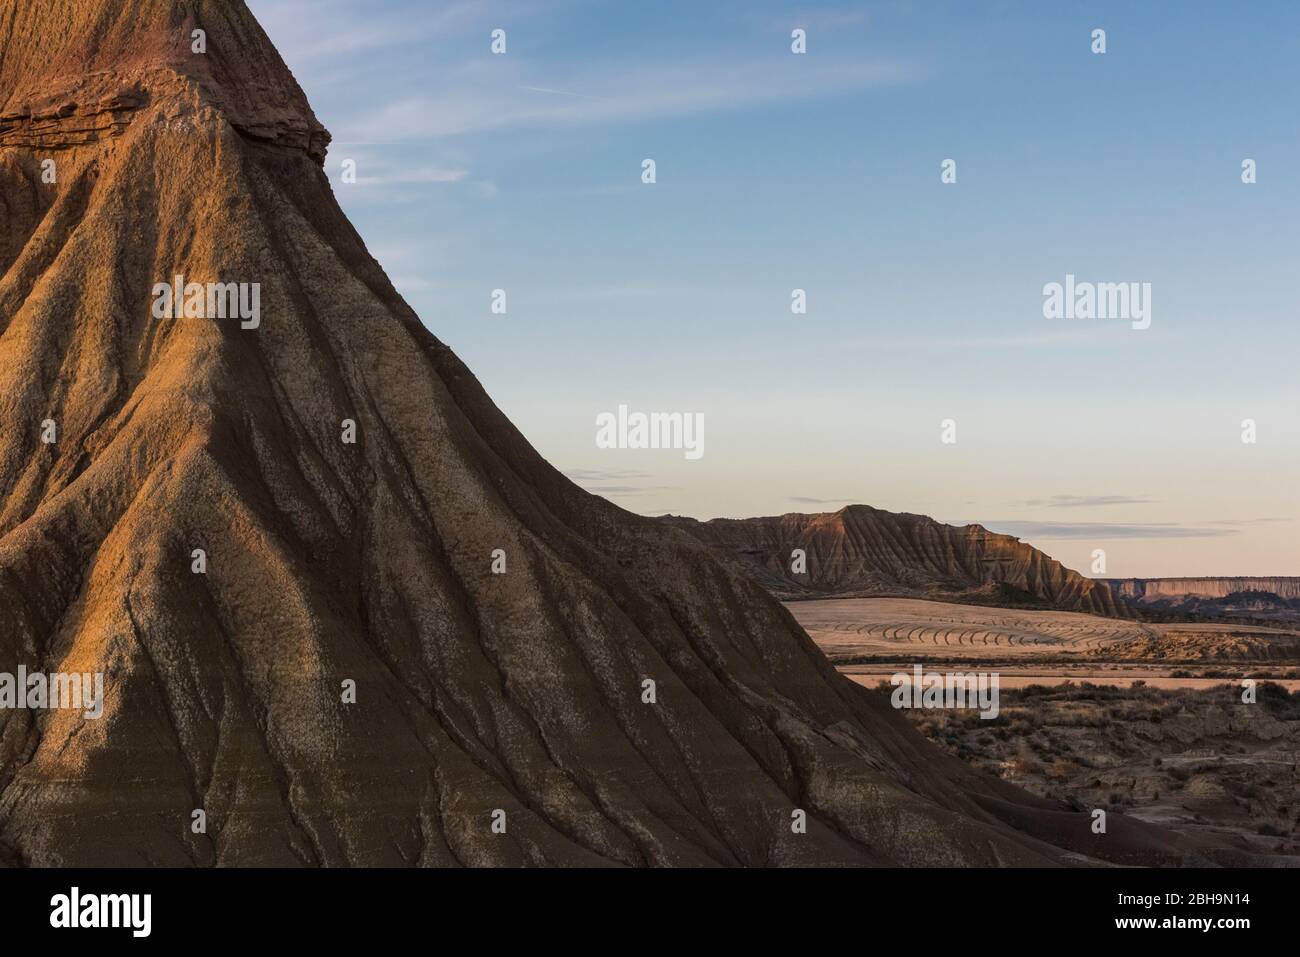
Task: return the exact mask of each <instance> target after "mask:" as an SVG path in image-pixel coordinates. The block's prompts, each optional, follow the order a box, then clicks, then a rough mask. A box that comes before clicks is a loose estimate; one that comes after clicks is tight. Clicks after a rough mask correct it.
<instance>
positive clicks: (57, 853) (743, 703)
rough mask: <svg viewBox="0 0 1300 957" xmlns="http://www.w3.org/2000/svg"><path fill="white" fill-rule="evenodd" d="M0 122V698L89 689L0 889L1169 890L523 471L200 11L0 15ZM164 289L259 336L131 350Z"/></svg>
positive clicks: (1147, 838) (30, 764)
mask: <svg viewBox="0 0 1300 957" xmlns="http://www.w3.org/2000/svg"><path fill="white" fill-rule="evenodd" d="M196 26H198V27H202V28H203V29H206V30H207V33H208V51H209V52H208V53H207V54H205V55H193V54H191V53H190V52H189V48H190V31H191V29H193V28H195V27H196ZM0 103H3V108H2V109H0V114H2V115H3V120H0V211H2V212H3V217H2V218H0V608H3V609H4V614H3V616H0V670H2V671H6V672H10V673H12V672H15V671H16V670H17V668H18V667H19V666H20V665H21V666H25V667H26V668H27V669H29V670H31V671H43V672H102V673H103V674H104V675H105V679H106V702H105V709H104V715H103V717H102V718H100V719H99V720H92V719H87V718H85V717H83V715H82V714H81V713H80V712H74V711H68V710H59V711H37V710H18V709H10V710H4V711H0V860H3V861H4V862H5V863H9V864H29V865H53V864H69V865H102V864H118V865H213V864H224V865H297V864H301V865H381V864H383V865H403V864H406V865H414V864H421V865H453V864H466V865H517V864H574V865H595V864H629V865H645V864H652V865H670V864H671V865H710V864H724V865H737V864H744V865H771V864H962V865H993V864H1055V863H1070V862H1077V861H1079V860H1081V858H1080V857H1079V854H1087V855H1089V856H1091V857H1104V858H1110V859H1113V860H1118V861H1129V862H1157V861H1162V862H1168V861H1174V860H1177V859H1179V857H1180V851H1179V849H1178V847H1177V846H1176V845H1175V844H1174V843H1172V842H1171V839H1170V837H1169V835H1167V834H1165V833H1163V832H1157V831H1152V830H1150V829H1145V828H1138V827H1137V826H1136V825H1129V824H1128V823H1127V822H1125V821H1124V820H1123V819H1122V818H1118V819H1113V820H1112V823H1111V827H1110V832H1109V835H1108V836H1106V837H1105V838H1098V837H1097V836H1095V835H1093V834H1091V832H1090V827H1089V823H1090V822H1089V818H1088V816H1087V815H1086V814H1082V813H1069V812H1067V811H1066V810H1065V809H1064V808H1063V807H1062V806H1061V805H1058V804H1054V803H1049V802H1045V801H1041V800H1037V799H1034V798H1031V797H1029V796H1028V795H1026V794H1024V793H1022V792H1019V791H1017V790H1015V789H1012V788H1010V787H1007V786H1004V785H1002V784H1000V783H999V782H997V781H995V780H994V779H992V778H990V777H987V776H984V775H981V774H977V773H975V772H974V771H972V770H971V769H969V768H967V767H965V766H964V765H962V764H959V763H957V762H955V761H954V760H951V759H948V758H946V757H943V756H941V755H940V754H939V753H938V752H937V751H936V750H935V749H933V748H932V747H930V746H929V745H928V744H926V743H925V742H924V741H923V740H922V739H921V738H920V736H919V735H918V734H916V733H915V732H914V731H912V730H911V729H910V728H909V727H907V726H906V723H905V722H904V721H902V720H900V719H899V717H898V715H897V714H895V713H894V712H892V711H891V710H890V709H889V708H888V706H887V703H885V702H883V701H881V700H880V699H879V698H878V697H877V696H875V695H872V694H869V693H868V692H866V691H863V690H862V689H860V688H858V687H857V686H856V685H854V684H852V683H851V682H850V681H848V680H847V679H845V678H842V677H841V676H839V675H838V674H836V672H835V671H834V670H833V669H832V668H831V667H830V665H829V664H828V663H827V661H826V660H825V658H824V657H823V656H822V655H821V653H820V652H819V651H818V650H817V649H816V647H815V646H814V645H813V643H812V642H811V641H810V640H809V639H808V637H807V636H806V635H805V634H804V633H803V631H802V630H801V629H800V628H799V627H798V626H797V625H796V624H795V622H794V621H793V619H792V618H791V617H790V616H789V615H788V614H787V613H786V611H785V610H784V609H783V608H782V606H781V605H780V604H778V603H777V602H776V601H774V600H773V599H772V598H770V597H769V596H768V595H767V594H766V593H765V592H764V591H763V590H762V589H761V588H759V587H758V585H756V584H754V583H752V582H751V581H749V580H747V579H746V578H745V577H743V576H741V575H739V574H736V573H735V572H734V571H732V570H730V569H729V568H727V567H726V566H725V565H724V564H723V563H721V562H719V561H716V560H715V559H714V558H712V557H711V555H710V553H709V552H708V551H707V549H705V548H704V547H703V546H702V545H700V544H699V543H698V542H697V541H696V540H695V539H693V538H691V537H690V536H689V535H687V534H686V533H685V532H682V531H680V530H677V529H672V528H669V527H666V526H665V525H664V524H663V523H661V522H658V521H653V520H648V519H641V518H638V517H636V516H633V515H630V514H628V513H626V512H624V511H622V510H620V509H618V508H616V507H614V506H613V505H610V504H609V503H607V502H604V501H602V500H601V499H598V498H595V497H593V496H591V495H589V494H587V493H585V492H583V491H581V490H580V489H578V488H577V487H575V486H574V485H572V484H571V483H569V482H568V481H567V480H566V479H565V478H563V477H562V476H561V475H560V474H559V473H558V472H556V471H555V470H554V469H552V468H551V467H550V466H549V465H548V464H547V463H546V462H545V461H543V460H542V459H541V458H540V457H539V456H538V454H537V453H536V452H535V451H534V450H533V449H532V448H531V447H530V446H529V445H528V444H527V442H526V441H525V440H524V439H523V438H522V436H521V435H520V434H519V433H518V432H517V431H516V430H515V429H514V428H513V427H512V426H511V424H510V423H509V422H508V421H507V420H506V419H505V418H504V417H503V416H502V415H501V413H500V412H499V411H498V410H497V409H496V408H495V407H494V406H493V404H492V403H491V401H490V400H489V399H488V398H487V396H486V395H485V393H484V391H483V389H482V388H481V387H480V385H479V384H478V382H477V381H476V380H475V379H474V377H473V376H472V375H471V374H470V373H469V372H468V371H467V370H466V368H465V367H464V366H463V365H462V364H461V363H460V362H459V361H458V360H457V359H456V357H455V356H454V355H452V354H451V352H450V351H448V350H447V348H446V347H445V346H443V345H442V344H441V343H440V342H439V341H438V340H437V339H435V338H434V337H433V336H432V335H431V334H430V333H429V332H428V331H426V329H425V328H424V327H423V326H422V325H421V323H420V322H419V321H418V320H417V318H416V316H415V315H414V314H413V313H412V312H411V310H410V308H409V307H408V306H407V305H406V304H405V303H404V302H403V301H402V300H401V299H400V297H399V296H398V295H397V293H396V292H395V291H394V289H393V287H392V286H391V284H390V283H389V281H388V279H387V278H386V276H385V275H384V273H383V271H382V270H381V269H380V267H379V266H378V265H377V264H376V263H375V261H374V260H373V259H372V258H371V257H370V255H369V254H368V253H367V251H366V249H365V247H364V246H363V244H362V242H361V240H360V238H359V237H358V235H357V233H356V232H355V231H354V230H353V229H352V228H351V226H350V225H349V224H348V222H347V220H346V219H345V218H344V216H343V214H342V212H341V211H340V209H339V207H338V206H337V204H336V203H335V201H334V198H333V196H332V194H331V191H330V188H329V184H328V181H327V179H326V177H325V175H324V173H323V171H322V168H321V155H322V151H323V149H324V144H325V143H326V142H327V137H326V134H325V132H324V130H323V129H321V127H320V125H319V124H318V123H317V122H316V120H315V119H314V117H313V116H312V113H311V111H310V109H309V107H308V106H307V104H306V101H305V99H304V97H303V96H302V94H301V92H300V91H299V90H298V88H297V86H296V84H295V83H294V81H293V78H292V77H291V76H290V74H289V72H288V71H287V70H286V69H285V67H284V66H283V64H282V63H281V62H280V60H279V58H278V57H277V56H276V54H275V52H274V50H273V49H272V48H271V45H270V43H269V41H268V40H267V39H266V37H265V36H264V35H263V33H262V32H261V30H260V28H259V27H258V25H257V24H256V22H255V21H254V20H253V18H252V16H251V14H250V13H249V12H248V10H247V9H246V7H245V6H244V4H243V3H242V2H240V0H220V2H218V0H171V2H165V0H112V2H110V0H98V2H90V0H79V2H78V0H0ZM46 159H54V160H55V162H56V167H57V182H56V183H52V184H51V183H46V182H44V181H43V178H42V171H43V169H44V167H43V166H42V163H43V161H44V160H46ZM177 274H182V275H184V276H185V277H186V278H187V280H190V281H198V282H217V281H222V282H248V283H252V282H258V283H260V284H261V325H260V326H259V327H258V328H257V329H248V330H246V329H241V328H240V325H239V323H238V322H236V321H233V320H227V319H204V318H182V319H173V318H164V319H158V318H155V317H154V316H153V313H152V309H151V306H152V304H153V300H152V287H153V286H154V284H155V283H159V282H167V281H168V280H169V279H170V277H172V276H174V275H177ZM344 420H353V421H354V422H355V424H356V427H357V432H356V435H357V441H356V443H355V444H346V443H344V442H343V441H342V423H343V422H344ZM45 423H54V424H55V425H56V426H57V437H56V441H54V442H53V444H43V443H42V441H41V439H42V433H43V431H44V428H43V424H45ZM198 548H201V549H204V550H205V551H206V555H207V570H206V574H195V573H194V571H193V569H192V565H191V554H192V551H193V550H194V549H198ZM498 549H499V550H501V552H502V553H504V555H505V558H506V562H507V565H506V573H505V574H493V573H492V558H493V552H494V550H498ZM647 679H651V680H653V681H654V682H655V683H656V685H655V701H654V703H646V702H645V701H644V700H643V682H644V681H646V680H647ZM347 681H354V682H355V683H356V691H357V700H356V703H355V704H346V703H344V702H343V700H342V693H341V689H342V687H343V684H344V682H347ZM796 808H802V809H805V810H806V811H807V814H808V828H807V833H806V834H796V833H793V832H792V829H791V815H792V811H793V810H794V809H796ZM196 809H202V810H203V811H205V813H206V817H207V830H206V833H201V834H196V833H194V832H193V829H192V828H191V821H192V813H193V811H195V810H196ZM496 809H500V810H503V811H505V812H506V822H507V828H506V832H505V833H504V834H497V833H493V831H492V828H491V823H492V814H493V811H494V810H496Z"/></svg>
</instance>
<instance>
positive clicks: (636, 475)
mask: <svg viewBox="0 0 1300 957" xmlns="http://www.w3.org/2000/svg"><path fill="white" fill-rule="evenodd" d="M564 474H565V476H567V477H568V478H570V479H572V480H573V481H575V482H578V483H582V482H609V481H616V480H618V479H623V480H624V481H626V480H628V479H642V478H649V477H650V475H649V473H647V472H633V471H630V470H628V469H569V470H568V471H566V472H565V473H564Z"/></svg>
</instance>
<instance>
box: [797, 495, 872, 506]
mask: <svg viewBox="0 0 1300 957" xmlns="http://www.w3.org/2000/svg"><path fill="white" fill-rule="evenodd" d="M789 499H790V501H792V502H797V503H798V504H800V505H845V504H847V503H849V502H856V501H857V499H856V498H810V497H809V496H807V495H791V496H789Z"/></svg>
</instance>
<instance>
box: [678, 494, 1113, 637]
mask: <svg viewBox="0 0 1300 957" xmlns="http://www.w3.org/2000/svg"><path fill="white" fill-rule="evenodd" d="M667 521H669V522H671V523H672V524H675V525H677V526H678V527H681V528H684V529H686V530H687V531H689V532H690V533H691V534H692V535H694V536H695V537H696V538H699V539H700V540H701V541H703V542H705V543H706V544H708V545H709V546H710V547H712V548H713V549H714V550H715V551H716V552H717V553H718V554H719V555H721V556H724V557H725V558H727V559H729V560H731V561H733V562H735V563H736V564H737V565H738V566H739V567H740V568H742V569H744V570H745V572H746V573H747V574H749V575H750V576H751V577H752V578H753V579H754V580H755V581H757V582H759V583H760V584H761V585H763V586H764V587H765V588H767V589H768V590H769V591H771V592H772V593H773V594H775V595H777V596H778V597H780V598H787V599H793V598H824V597H828V596H839V597H867V596H875V595H889V596H895V597H918V598H935V599H940V600H943V601H968V602H976V603H979V604H997V605H1028V606H1037V607H1044V608H1056V609H1060V610H1063V611H1084V612H1091V613H1093V614H1097V615H1108V616H1111V617H1117V618H1130V617H1132V612H1131V610H1130V609H1129V608H1128V606H1127V605H1126V604H1125V603H1124V602H1123V601H1122V600H1120V599H1119V598H1117V597H1116V595H1115V594H1114V592H1113V591H1112V590H1111V589H1110V588H1109V587H1107V586H1106V585H1105V584H1103V583H1101V582H1098V581H1094V580H1092V579H1089V578H1084V577H1083V576H1082V575H1080V574H1078V573H1077V572H1074V571H1071V570H1070V569H1068V568H1066V567H1065V566H1064V565H1062V564H1061V563H1060V562H1058V561H1056V560H1055V559H1053V558H1051V557H1049V556H1048V555H1046V554H1044V553H1043V552H1041V551H1039V550H1038V549H1036V548H1034V547H1033V546H1031V545H1026V544H1025V543H1024V542H1022V541H1020V539H1018V538H1013V537H1012V536H1010V535H999V534H997V533H995V532H990V531H988V530H987V529H985V528H983V527H982V526H980V525H964V526H953V525H943V524H940V523H939V522H936V521H935V520H934V519H931V518H926V517H925V516H924V515H910V514H905V513H904V514H898V513H895V512H885V511H882V510H880V509H877V508H871V507H869V506H866V505H850V506H847V507H846V508H842V509H840V510H839V511H838V512H827V513H823V514H816V515H805V514H800V513H792V514H789V515H780V516H774V517H771V518H742V519H728V518H717V519H713V520H712V521H708V522H697V521H695V520H694V519H689V518H678V517H670V518H668V519H667ZM795 549H802V550H803V552H804V555H805V557H806V566H807V567H806V570H802V571H797V570H796V565H795V564H794V562H793V561H792V558H791V556H792V555H793V553H794V550H795Z"/></svg>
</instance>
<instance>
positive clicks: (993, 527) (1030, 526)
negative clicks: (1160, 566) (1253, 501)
mask: <svg viewBox="0 0 1300 957" xmlns="http://www.w3.org/2000/svg"><path fill="white" fill-rule="evenodd" d="M956 524H959V525H969V524H972V523H971V522H958V523H956ZM977 524H980V525H983V526H984V527H985V528H987V529H988V530H989V531H992V532H1001V533H1002V534H1004V535H1014V536H1016V537H1017V538H1037V539H1044V540H1063V539H1078V538H1083V539H1090V540H1094V539H1095V540H1097V541H1103V540H1107V539H1118V538H1125V539H1129V538H1216V537H1220V536H1224V535H1236V534H1239V533H1238V532H1237V530H1236V529H1232V528H1221V527H1220V528H1214V527H1196V526H1190V525H1178V524H1173V523H1166V524H1162V523H1152V524H1134V525H1121V524H1115V523H1110V522H1028V521H1014V520H1010V521H1001V520H989V521H982V522H979V523H977Z"/></svg>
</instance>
